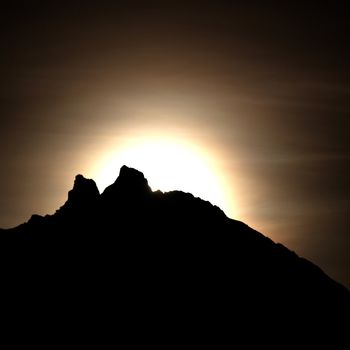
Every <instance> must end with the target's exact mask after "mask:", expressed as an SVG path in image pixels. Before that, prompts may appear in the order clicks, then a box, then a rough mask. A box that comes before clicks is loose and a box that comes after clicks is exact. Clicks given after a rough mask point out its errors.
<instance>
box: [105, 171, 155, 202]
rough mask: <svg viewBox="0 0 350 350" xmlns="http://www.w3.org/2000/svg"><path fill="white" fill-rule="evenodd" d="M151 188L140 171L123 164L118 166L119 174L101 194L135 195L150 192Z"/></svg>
mask: <svg viewBox="0 0 350 350" xmlns="http://www.w3.org/2000/svg"><path fill="white" fill-rule="evenodd" d="M150 192H151V188H150V187H149V185H148V181H147V179H146V178H145V177H144V175H143V173H141V172H140V171H138V170H136V169H133V168H129V167H127V166H126V165H123V166H122V167H121V168H120V172H119V176H118V178H117V179H116V181H115V182H114V184H112V185H111V186H109V187H107V188H106V189H105V191H104V192H103V195H107V196H109V195H110V194H112V193H118V194H119V195H122V194H127V195H135V194H145V193H150Z"/></svg>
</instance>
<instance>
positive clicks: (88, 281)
mask: <svg viewBox="0 0 350 350" xmlns="http://www.w3.org/2000/svg"><path fill="white" fill-rule="evenodd" d="M0 233H1V236H0V240H1V253H2V254H1V256H2V261H3V265H2V266H3V273H4V275H5V276H6V278H8V280H11V281H12V282H13V286H16V288H14V289H13V290H12V293H13V294H12V297H13V295H17V294H18V291H19V290H21V291H22V290H23V288H24V286H26V287H25V289H26V291H27V292H28V285H33V284H34V285H35V286H40V287H42V286H43V285H45V288H47V289H48V293H47V294H45V295H44V296H43V300H46V298H47V297H48V296H50V297H49V299H50V298H57V295H60V296H61V297H60V298H61V299H62V300H61V299H60V298H58V299H57V300H59V302H58V304H59V305H61V302H62V305H61V307H62V308H64V305H71V303H72V299H71V298H72V297H71V295H70V294H69V293H68V294H67V288H68V289H69V290H70V293H71V294H72V295H76V293H77V295H79V298H78V301H76V302H77V304H78V305H79V307H82V305H80V303H82V304H83V305H85V307H87V305H88V307H89V308H92V309H93V311H91V312H93V313H95V312H97V313H98V311H96V310H95V308H96V307H97V306H96V303H97V304H98V303H100V304H101V305H102V306H101V307H102V309H106V308H111V309H113V310H118V311H115V312H117V313H118V315H119V316H120V315H123V317H124V318H125V319H127V320H128V322H129V321H130V319H129V318H130V317H131V315H137V317H139V318H140V319H142V320H143V321H142V322H144V324H145V326H146V324H147V323H148V322H151V321H150V320H151V319H152V320H153V318H154V317H155V318H156V319H158V321H159V320H163V321H161V322H160V323H157V322H156V323H155V324H154V327H160V328H162V327H163V326H164V324H162V323H163V322H168V323H169V324H171V325H172V326H171V327H175V324H177V323H178V322H181V324H182V325H186V327H190V328H191V327H193V328H197V327H199V329H210V331H211V332H214V330H215V331H218V332H223V334H222V336H223V337H227V336H229V335H230V334H232V332H233V328H232V327H233V325H232V322H234V321H239V322H240V326H241V327H243V326H242V325H245V324H246V322H248V323H247V327H248V329H250V330H252V331H255V332H256V331H257V330H262V329H265V328H264V327H267V325H266V320H267V318H268V319H270V320H271V321H269V322H270V323H269V325H270V327H272V329H273V330H274V331H277V330H278V331H279V332H280V333H281V332H282V334H284V333H285V334H286V336H292V335H293V337H305V335H308V336H309V339H311V338H312V339H315V338H314V337H315V336H316V334H317V337H318V338H319V339H323V338H324V337H326V336H327V335H330V334H332V337H333V336H334V334H335V336H336V337H338V338H339V339H340V338H341V337H342V336H344V335H345V334H346V326H348V317H349V314H350V312H349V311H350V293H349V291H348V290H347V289H346V288H344V287H343V286H341V285H340V284H338V283H337V282H335V281H334V280H332V279H331V278H329V277H328V276H327V275H326V274H324V273H323V272H322V271H321V270H320V269H319V268H318V267H317V266H315V265H314V264H312V263H311V262H309V261H307V260H305V259H302V258H300V257H298V256H297V255H296V254H295V253H294V252H291V251H290V250H288V249H287V248H285V247H284V246H282V245H281V244H276V243H274V242H273V241H271V240H270V239H269V238H267V237H265V236H263V235H262V234H260V233H258V232H257V231H255V230H253V229H251V228H250V227H248V226H247V225H245V224H244V223H242V222H239V221H235V220H232V219H229V218H228V217H226V215H225V214H224V213H223V212H222V211H221V210H220V209H219V208H217V207H215V206H213V205H211V204H210V203H209V202H206V201H203V200H201V199H199V198H195V197H194V196H192V195H191V194H188V193H183V192H179V191H173V192H168V193H162V192H160V191H157V192H152V191H151V189H150V187H149V186H148V183H147V180H146V179H145V178H144V176H143V174H142V173H140V172H139V171H137V170H135V169H131V168H128V167H126V166H123V167H122V168H121V170H120V175H119V177H118V178H117V180H116V181H115V183H114V184H112V185H111V186H109V187H107V188H106V189H105V191H104V192H103V193H102V194H99V192H98V190H97V187H96V184H95V183H94V181H93V180H88V179H85V178H84V177H83V176H82V175H78V176H77V177H76V179H75V183H74V187H73V189H72V190H71V191H70V192H69V194H68V200H67V202H66V203H65V204H64V205H63V206H62V207H61V208H60V209H59V210H57V212H56V213H55V214H54V215H47V216H45V217H41V216H37V215H34V216H32V218H31V219H30V220H29V221H28V222H27V223H25V224H22V225H20V226H18V227H16V228H13V229H10V230H3V231H1V232H0ZM14 276H15V277H16V278H15V281H14ZM9 284H10V283H9ZM34 289H35V290H36V288H34ZM31 292H32V290H30V291H29V293H31ZM62 296H63V297H62ZM32 297H33V298H34V299H35V298H36V294H35V293H34V294H33V295H32ZM73 299H74V298H73ZM97 301H98V302H97ZM83 310H84V311H83ZM80 312H81V314H84V313H85V312H86V310H85V309H84V308H81V309H80ZM344 319H345V321H344ZM147 320H148V321H147ZM294 320H297V321H294ZM153 321H154V320H153ZM153 321H152V322H153ZM130 322H131V321H130ZM226 327H229V328H230V327H231V328H230V329H229V330H228V329H226ZM270 330H271V329H270ZM331 330H332V332H331Z"/></svg>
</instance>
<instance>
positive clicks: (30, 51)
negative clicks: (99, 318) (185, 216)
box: [0, 0, 350, 287]
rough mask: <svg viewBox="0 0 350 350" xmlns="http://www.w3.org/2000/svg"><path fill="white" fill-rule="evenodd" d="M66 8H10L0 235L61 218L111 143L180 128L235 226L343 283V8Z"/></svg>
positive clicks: (191, 4)
mask: <svg viewBox="0 0 350 350" xmlns="http://www.w3.org/2000/svg"><path fill="white" fill-rule="evenodd" d="M48 3H49V4H48ZM55 3H57V4H55ZM71 3H73V1H71V2H65V1H57V2H55V1H50V2H48V1H42V2H41V1H30V0H29V1H25V2H23V4H21V3H20V2H14V5H8V7H3V8H2V9H1V15H0V16H1V56H0V72H1V90H0V101H1V103H0V106H1V114H0V116H1V137H0V143H1V145H0V146H1V164H2V171H1V181H0V185H1V199H0V208H1V211H0V227H10V226H14V225H17V224H19V223H21V222H24V221H26V220H28V218H29V217H30V215H31V214H32V213H40V214H45V213H52V212H54V210H55V209H57V208H58V207H59V206H60V205H62V204H63V202H64V201H65V199H66V193H67V191H68V190H69V189H70V188H71V186H72V183H73V179H74V176H75V175H76V174H77V173H83V174H86V175H88V176H91V174H90V173H89V169H91V167H92V164H94V163H95V164H97V163H98V162H99V160H98V157H100V156H101V155H103V154H102V153H103V151H104V150H106V149H107V148H108V145H110V140H111V139H116V140H118V138H121V137H132V136H133V131H135V133H137V132H142V131H143V130H145V131H144V134H146V133H147V132H148V131H149V130H150V129H152V128H153V129H157V130H158V132H160V133H162V132H163V134H164V136H165V137H166V135H168V133H169V132H171V130H176V132H177V133H178V134H181V135H182V137H184V138H185V137H187V138H190V139H191V142H192V143H194V144H195V143H196V142H198V144H199V143H200V144H203V143H204V144H205V145H206V148H208V149H215V152H216V153H215V154H216V155H217V158H218V159H219V160H220V164H221V166H222V169H224V170H223V172H224V176H225V177H226V179H228V181H229V182H231V186H232V193H231V192H230V193H229V195H231V194H232V196H233V194H234V195H235V196H236V197H235V198H234V201H235V203H236V205H237V208H238V209H237V211H236V212H237V215H238V217H237V219H239V220H242V221H245V222H246V223H247V224H249V225H250V226H253V227H254V228H256V229H257V230H258V231H260V232H263V233H264V234H265V235H267V236H269V237H271V238H272V239H273V240H275V241H278V242H281V243H283V244H285V245H286V246H288V247H289V248H290V249H292V250H295V251H296V252H297V253H298V254H299V255H302V256H304V257H306V258H308V259H310V260H312V261H313V262H315V263H316V264H317V265H319V266H320V267H321V268H322V269H323V270H325V271H326V272H327V273H328V274H330V275H331V276H332V277H333V278H335V279H337V280H338V281H340V282H342V283H343V284H345V285H347V286H348V287H350V233H349V221H350V219H349V218H350V191H349V188H350V186H349V179H350V174H349V173H350V171H349V170H350V167H349V158H350V154H349V150H350V141H349V140H350V137H349V136H350V112H349V111H350V109H349V105H350V85H349V78H350V70H349V68H348V67H349V62H350V50H349V38H350V30H349V29H350V28H349V18H350V13H349V11H348V10H347V6H346V5H341V3H342V2H340V1H324V2H313V1H305V3H304V2H300V3H295V2H288V1H278V2H277V1H276V2H271V1H245V2H243V1H242V2H239V1H237V2H236V1H230V2H223V1H211V2H209V1H196V2H195V1H186V2H181V1H162V2H155V1H144V2H136V1H113V2H112V1H111V2H110V3H108V2H104V1H95V2H93V1H84V2H81V3H79V1H74V5H72V4H71ZM232 3H234V5H232ZM10 6H11V7H10ZM139 170H141V171H142V169H139ZM115 175H116V176H117V175H118V169H116V174H115ZM146 176H147V174H146Z"/></svg>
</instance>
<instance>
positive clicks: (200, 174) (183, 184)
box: [93, 136, 232, 214]
mask: <svg viewBox="0 0 350 350" xmlns="http://www.w3.org/2000/svg"><path fill="white" fill-rule="evenodd" d="M214 163H215V162H214V161H213V160H212V159H211V158H210V157H209V154H208V153H207V152H205V150H204V148H203V147H199V146H196V145H194V144H190V143H189V142H186V141H184V140H182V139H181V138H169V137H167V138H165V137H157V136H152V137H142V136H139V137H135V138H131V139H128V140H127V141H125V142H122V143H119V144H118V145H116V146H114V147H110V149H109V151H108V152H107V153H105V155H104V157H103V159H102V160H101V162H100V163H99V164H98V166H96V168H95V171H94V176H93V177H94V179H95V180H96V183H97V186H98V187H99V189H100V191H103V189H104V188H105V187H107V186H108V185H110V184H111V183H113V182H114V181H115V179H116V176H117V175H118V174H117V172H118V171H119V169H120V167H121V166H122V165H127V166H129V167H132V168H135V169H137V170H140V171H142V172H143V173H144V175H145V177H146V178H147V180H148V183H149V185H150V187H151V188H152V190H153V191H155V190H161V191H163V192H167V191H173V190H181V191H184V192H190V193H192V194H193V195H194V196H196V197H200V198H202V199H204V200H208V201H210V202H211V203H212V204H214V205H217V206H219V207H220V208H221V209H222V210H224V211H225V212H229V213H230V214H232V204H230V200H229V198H227V191H226V188H225V184H224V181H223V179H222V177H221V176H220V175H219V174H218V171H217V169H216V166H215V164H214Z"/></svg>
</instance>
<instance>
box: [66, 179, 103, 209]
mask: <svg viewBox="0 0 350 350" xmlns="http://www.w3.org/2000/svg"><path fill="white" fill-rule="evenodd" d="M99 195H100V193H99V191H98V188H97V186H96V183H95V181H94V180H91V179H86V178H85V177H84V176H83V175H80V174H79V175H77V176H76V177H75V180H74V186H73V189H71V190H70V191H69V192H68V201H67V203H69V204H70V205H73V206H75V205H82V204H83V205H84V204H86V203H90V202H91V201H95V200H96V199H97V198H98V197H99ZM67 203H66V204H67Z"/></svg>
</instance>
